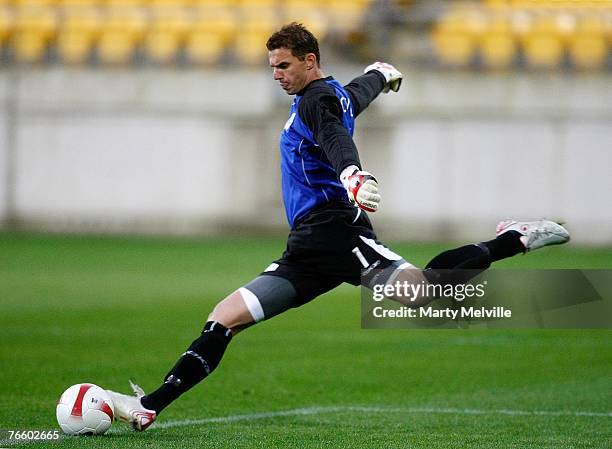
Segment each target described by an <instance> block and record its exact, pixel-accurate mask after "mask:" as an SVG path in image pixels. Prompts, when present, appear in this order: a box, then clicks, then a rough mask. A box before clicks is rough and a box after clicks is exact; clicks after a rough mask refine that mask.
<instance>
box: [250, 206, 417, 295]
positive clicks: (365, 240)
mask: <svg viewBox="0 0 612 449" xmlns="http://www.w3.org/2000/svg"><path fill="white" fill-rule="evenodd" d="M405 263H406V262H405V260H404V259H402V258H401V256H398V255H397V254H395V253H394V252H392V251H391V250H389V249H388V248H386V247H385V246H384V245H382V244H381V243H380V242H379V241H378V239H377V238H376V234H375V233H374V231H373V229H372V223H371V222H370V219H369V218H368V216H367V214H366V213H365V212H363V211H362V210H360V209H357V208H356V207H354V206H352V205H351V204H349V203H348V202H340V201H338V202H332V203H328V204H325V205H324V206H321V207H319V208H317V209H315V210H313V211H312V212H310V213H309V214H308V215H306V217H304V218H303V219H302V220H300V221H299V222H298V223H297V224H296V225H295V228H294V229H293V230H292V231H291V233H290V234H289V237H288V239H287V249H286V250H285V252H284V253H283V256H282V257H281V258H280V259H278V260H276V261H274V263H272V264H271V265H270V266H269V267H268V268H267V269H266V271H264V272H263V273H262V275H268V276H280V277H282V278H285V279H287V280H288V281H289V282H291V284H292V285H293V287H294V288H295V290H296V293H297V302H298V303H299V304H304V303H306V302H308V301H310V300H312V299H314V298H316V297H317V296H319V295H321V294H323V293H325V292H327V291H329V290H331V289H333V288H335V287H337V286H338V285H340V284H341V283H343V282H348V283H350V284H353V285H360V284H361V283H362V275H363V274H364V273H365V272H367V271H371V270H374V269H376V270H379V269H386V268H389V267H392V268H393V269H395V268H397V267H399V266H401V265H403V264H405Z"/></svg>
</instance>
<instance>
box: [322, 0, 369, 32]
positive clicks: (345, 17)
mask: <svg viewBox="0 0 612 449" xmlns="http://www.w3.org/2000/svg"><path fill="white" fill-rule="evenodd" d="M368 5H369V2H364V1H353V0H330V1H329V2H325V4H324V10H325V12H326V14H327V15H328V16H329V19H330V26H332V27H333V28H336V29H338V30H340V31H352V30H357V29H359V28H360V27H361V23H362V19H363V16H364V14H365V12H366V10H367V7H368Z"/></svg>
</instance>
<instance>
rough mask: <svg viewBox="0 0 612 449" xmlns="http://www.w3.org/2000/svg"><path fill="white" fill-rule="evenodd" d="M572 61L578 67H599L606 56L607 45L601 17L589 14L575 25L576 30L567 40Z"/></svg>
mask: <svg viewBox="0 0 612 449" xmlns="http://www.w3.org/2000/svg"><path fill="white" fill-rule="evenodd" d="M569 54H570V57H571V59H572V62H573V63H574V65H575V66H576V67H577V68H580V69H599V68H601V67H602V66H603V65H604V63H605V61H606V59H607V57H608V45H607V43H606V37H605V35H604V24H603V22H602V20H601V17H600V16H599V15H596V14H591V15H587V16H585V17H583V18H582V19H581V20H579V21H578V23H577V25H576V32H575V33H574V35H573V36H572V38H571V40H570V42H569Z"/></svg>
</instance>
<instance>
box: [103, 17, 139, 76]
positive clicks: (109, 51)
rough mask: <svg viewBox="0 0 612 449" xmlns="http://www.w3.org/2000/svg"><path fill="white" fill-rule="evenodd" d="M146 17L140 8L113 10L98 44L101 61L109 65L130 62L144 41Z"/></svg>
mask: <svg viewBox="0 0 612 449" xmlns="http://www.w3.org/2000/svg"><path fill="white" fill-rule="evenodd" d="M145 28H146V17H145V15H144V12H143V10H142V9H140V8H119V7H116V8H112V9H111V10H110V11H109V17H108V18H107V20H106V22H105V24H104V27H103V28H102V31H101V35H100V40H99V42H98V55H99V57H100V60H101V61H102V62H104V63H108V64H125V63H127V62H129V61H130V59H131V58H132V56H133V55H134V52H135V50H136V48H137V46H138V45H139V44H140V42H141V41H142V38H143V35H144V31H145Z"/></svg>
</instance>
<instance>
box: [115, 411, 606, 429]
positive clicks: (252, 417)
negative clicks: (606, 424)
mask: <svg viewBox="0 0 612 449" xmlns="http://www.w3.org/2000/svg"><path fill="white" fill-rule="evenodd" d="M342 412H360V413H410V414H418V413H421V414H445V415H504V416H573V417H599V418H612V412H589V411H565V410H508V409H491V410H484V409H472V408H437V407H406V408H402V407H368V406H351V405H347V406H335V407H334V406H329V407H308V408H296V409H291V410H279V411H276V412H261V413H249V414H240V415H229V416H219V417H216V418H201V419H183V420H177V421H162V422H159V423H155V424H154V425H153V426H152V427H151V429H171V428H174V427H187V426H198V425H201V424H215V423H232V422H237V421H256V420H259V419H267V418H276V417H283V416H311V415H323V414H329V413H342ZM114 430H115V429H112V430H111V432H112V433H116V432H115V431H114ZM117 432H119V433H121V430H118V429H117Z"/></svg>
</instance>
